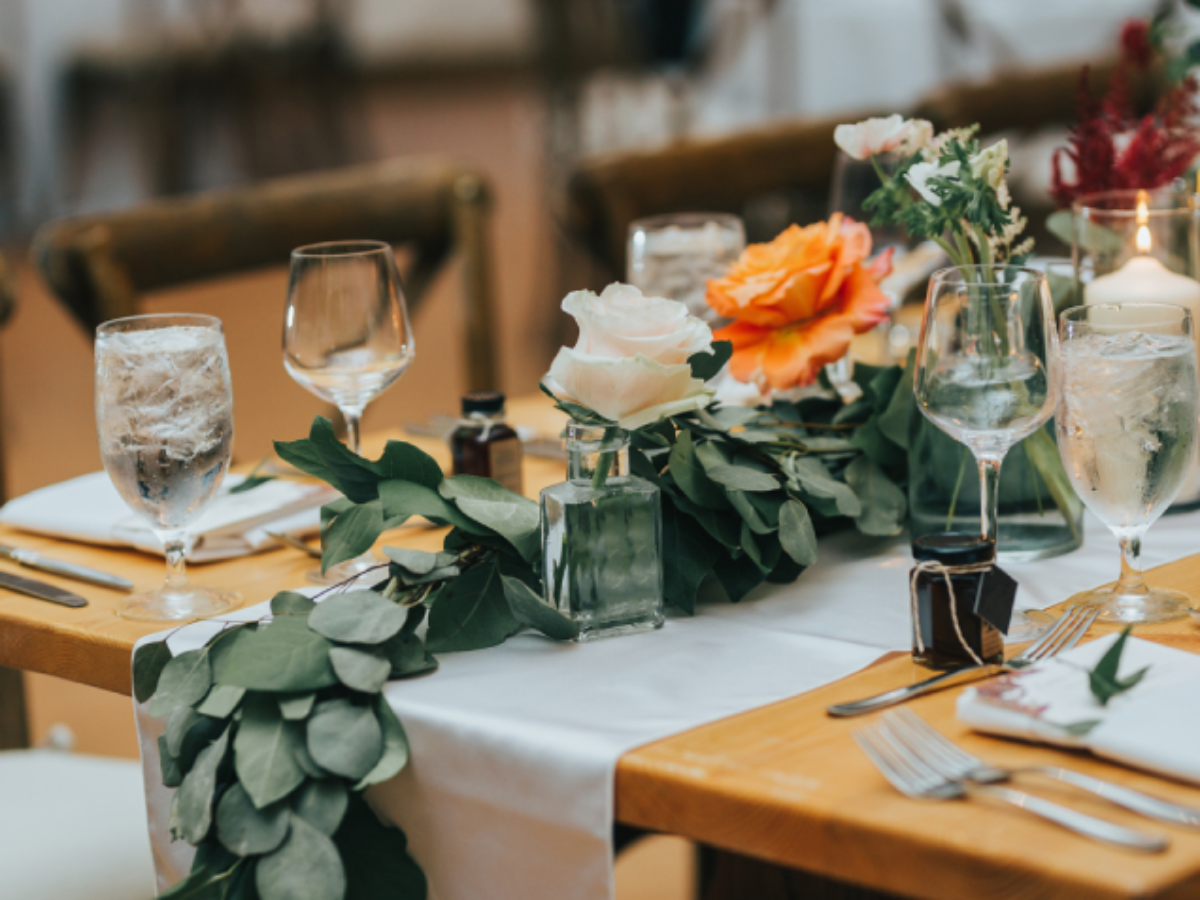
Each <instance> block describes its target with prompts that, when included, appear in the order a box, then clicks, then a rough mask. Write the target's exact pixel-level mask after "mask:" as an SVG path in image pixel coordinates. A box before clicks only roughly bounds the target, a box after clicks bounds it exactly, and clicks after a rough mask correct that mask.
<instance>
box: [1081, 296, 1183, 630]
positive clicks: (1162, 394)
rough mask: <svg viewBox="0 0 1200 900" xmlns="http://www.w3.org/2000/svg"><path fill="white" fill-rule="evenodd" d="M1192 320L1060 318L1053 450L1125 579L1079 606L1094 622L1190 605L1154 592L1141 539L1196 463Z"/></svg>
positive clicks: (1112, 314)
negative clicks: (1087, 608)
mask: <svg viewBox="0 0 1200 900" xmlns="http://www.w3.org/2000/svg"><path fill="white" fill-rule="evenodd" d="M1193 327H1194V323H1193V321H1192V316H1191V313H1190V312H1189V311H1188V310H1187V309H1184V308H1182V307H1179V306H1171V305H1167V304H1159V303H1141V302H1138V303H1130V304H1124V305H1122V304H1101V303H1094V304H1089V305H1088V306H1082V307H1077V308H1075V309H1068V310H1066V311H1065V312H1064V313H1063V314H1062V317H1061V328H1062V358H1063V406H1062V410H1061V412H1060V413H1059V417H1058V448H1059V452H1060V453H1061V454H1062V459H1063V463H1064V464H1065V465H1066V469H1067V476H1068V477H1069V478H1070V479H1071V484H1072V485H1073V486H1074V488H1075V490H1076V492H1077V493H1078V494H1079V496H1080V498H1081V499H1082V500H1083V502H1084V504H1085V505H1086V506H1087V508H1088V509H1090V510H1091V511H1092V512H1093V513H1095V514H1096V517H1097V518H1099V519H1100V521H1102V522H1103V523H1104V524H1105V525H1107V526H1108V528H1109V530H1110V531H1112V533H1113V534H1114V535H1116V537H1117V540H1118V541H1120V544H1121V577H1120V580H1118V581H1117V583H1116V584H1115V585H1114V586H1113V587H1111V588H1102V589H1100V590H1095V591H1091V592H1089V593H1088V594H1086V595H1084V596H1083V597H1081V598H1079V599H1082V600H1085V601H1092V602H1094V603H1096V604H1098V605H1099V606H1100V615H1099V617H1098V621H1101V622H1121V623H1145V622H1166V621H1169V620H1170V619H1177V618H1181V617H1183V616H1184V615H1186V614H1187V611H1188V609H1190V608H1191V607H1192V605H1193V603H1192V600H1191V598H1190V597H1188V596H1187V595H1186V594H1182V593H1180V592H1179V591H1169V590H1165V589H1163V588H1151V587H1148V586H1147V585H1146V581H1145V579H1144V578H1143V577H1142V571H1141V567H1140V565H1139V563H1138V556H1139V555H1140V554H1141V548H1142V535H1144V534H1145V533H1146V530H1147V529H1149V527H1150V526H1151V525H1152V524H1154V522H1155V521H1156V520H1157V519H1158V517H1159V516H1161V515H1162V514H1163V512H1164V511H1165V510H1166V508H1167V507H1168V506H1169V505H1170V504H1171V501H1172V500H1174V499H1175V496H1176V495H1177V494H1178V493H1179V491H1180V488H1182V487H1183V484H1184V481H1185V479H1186V478H1187V475H1188V472H1189V469H1190V467H1191V465H1192V462H1193V457H1194V455H1195V453H1196V443H1197V431H1198V429H1200V424H1198V420H1197V416H1198V415H1200V412H1198V410H1197V391H1198V390H1200V388H1198V386H1197V381H1196V344H1195V341H1194V339H1193V337H1192V330H1193Z"/></svg>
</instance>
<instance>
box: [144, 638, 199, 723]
mask: <svg viewBox="0 0 1200 900" xmlns="http://www.w3.org/2000/svg"><path fill="white" fill-rule="evenodd" d="M210 685H212V666H211V665H210V664H209V661H208V648H207V647H203V648H201V649H199V650H189V651H187V652H186V653H180V654H179V655H178V656H176V657H175V658H174V659H172V660H171V661H170V662H168V663H167V664H166V665H165V666H163V669H162V674H161V675H160V676H159V678H158V690H157V691H155V693H154V698H153V699H152V700H151V701H150V709H149V711H150V715H152V716H154V718H156V719H161V718H163V717H164V716H167V715H170V714H171V713H172V712H173V711H174V710H175V708H176V707H179V706H192V705H194V704H196V703H198V702H199V701H200V700H202V699H204V695H205V694H207V693H208V689H209V686H210Z"/></svg>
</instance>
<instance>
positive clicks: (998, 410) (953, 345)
mask: <svg viewBox="0 0 1200 900" xmlns="http://www.w3.org/2000/svg"><path fill="white" fill-rule="evenodd" d="M1058 366H1059V362H1058V331H1057V329H1056V327H1055V322H1054V309H1053V307H1052V306H1051V303H1050V291H1049V289H1048V287H1047V285H1046V277H1045V275H1044V274H1042V273H1041V272H1037V271H1035V270H1033V269H1024V268H1018V267H1015V266H1002V265H997V266H959V267H956V268H950V269H941V270H939V271H937V272H935V273H934V274H933V277H932V278H931V279H930V281H929V294H928V296H927V297H926V300H925V318H924V321H923V322H922V325H921V338H920V342H919V344H918V346H917V361H916V373H915V381H914V391H915V394H916V400H917V406H918V407H919V408H920V410H921V412H922V413H923V414H924V415H925V417H926V418H928V419H929V421H931V422H932V423H933V424H934V425H936V426H937V427H938V428H940V429H941V430H942V431H944V432H945V433H946V434H948V435H950V437H952V438H954V439H955V440H956V441H958V442H959V443H962V444H965V445H966V446H967V448H969V449H970V451H971V453H972V454H973V455H974V457H975V461H976V464H977V465H978V468H979V486H980V533H981V534H982V536H983V538H984V539H985V540H989V541H992V542H993V543H994V542H995V541H996V517H997V511H998V501H999V494H998V490H997V489H998V487H999V483H1000V466H1001V464H1002V463H1003V462H1004V456H1005V454H1006V453H1007V452H1008V450H1009V448H1010V447H1012V445H1013V444H1015V443H1017V442H1018V441H1021V440H1023V439H1024V438H1026V437H1028V436H1029V435H1031V434H1033V433H1034V432H1035V431H1037V430H1038V429H1039V428H1041V427H1042V426H1043V425H1044V424H1045V423H1046V422H1047V421H1049V419H1050V417H1051V416H1052V415H1053V414H1054V408H1055V406H1057V404H1058V397H1059V384H1058V377H1057V376H1058ZM1051 621H1052V620H1051V619H1050V617H1049V616H1047V615H1045V614H1044V613H1037V614H1032V613H1022V612H1020V611H1018V612H1014V614H1013V619H1012V622H1011V623H1010V625H1009V631H1008V635H1007V637H1008V639H1009V640H1014V641H1020V640H1026V639H1031V638H1033V637H1035V636H1036V635H1037V634H1038V633H1039V632H1040V631H1041V630H1043V629H1044V628H1045V627H1046V626H1047V625H1048V624H1049V623H1050V622H1051Z"/></svg>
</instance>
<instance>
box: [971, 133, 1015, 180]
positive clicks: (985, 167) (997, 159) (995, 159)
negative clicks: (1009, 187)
mask: <svg viewBox="0 0 1200 900" xmlns="http://www.w3.org/2000/svg"><path fill="white" fill-rule="evenodd" d="M1007 164H1008V141H1006V140H1005V141H997V142H996V143H994V144H992V146H990V147H988V148H987V149H986V150H980V151H979V152H978V153H977V154H975V155H974V156H972V157H971V174H972V175H974V176H975V177H976V178H978V179H979V180H981V181H985V182H987V183H988V185H989V186H990V187H991V188H992V190H994V191H999V190H1000V185H1002V184H1004V174H1005V168H1006V166H1007Z"/></svg>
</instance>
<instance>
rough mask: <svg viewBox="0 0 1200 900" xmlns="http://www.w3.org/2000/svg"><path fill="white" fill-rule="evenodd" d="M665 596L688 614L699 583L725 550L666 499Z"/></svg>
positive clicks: (664, 532) (695, 522)
mask: <svg viewBox="0 0 1200 900" xmlns="http://www.w3.org/2000/svg"><path fill="white" fill-rule="evenodd" d="M662 512H663V599H664V600H665V601H666V602H667V603H670V604H671V605H672V606H674V607H675V608H677V609H680V610H683V611H684V612H685V613H687V614H688V615H689V616H690V615H693V614H694V613H695V610H696V593H697V592H698V591H699V590H700V583H701V582H702V581H704V577H705V576H706V575H707V574H708V573H709V572H710V571H712V566H713V561H714V560H716V559H718V558H720V557H721V556H722V555H723V554H724V553H725V550H724V548H723V547H722V546H721V544H720V543H718V542H717V541H716V540H715V539H714V538H713V537H711V536H710V535H709V534H708V532H707V531H705V530H704V528H703V526H701V525H700V524H699V523H698V522H697V521H696V520H695V519H693V518H692V517H691V516H689V515H687V514H686V513H683V512H680V511H679V510H678V509H677V508H676V506H675V504H673V503H670V502H665V503H663V508H662Z"/></svg>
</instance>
